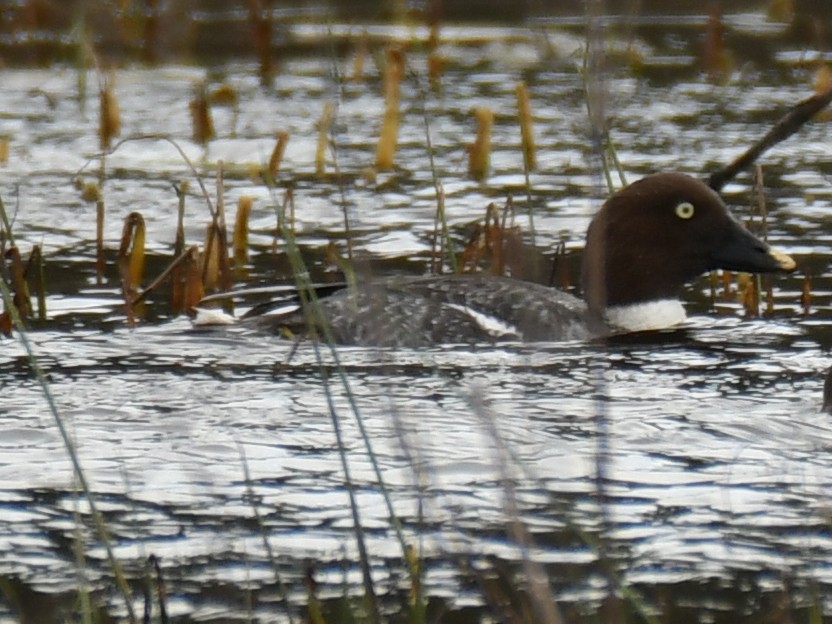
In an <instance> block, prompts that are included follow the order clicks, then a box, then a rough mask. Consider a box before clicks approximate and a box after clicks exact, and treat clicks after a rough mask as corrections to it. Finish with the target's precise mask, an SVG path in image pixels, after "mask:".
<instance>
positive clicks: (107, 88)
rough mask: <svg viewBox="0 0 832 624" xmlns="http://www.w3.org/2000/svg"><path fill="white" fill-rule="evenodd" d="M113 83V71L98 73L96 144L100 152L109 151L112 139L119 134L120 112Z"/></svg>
mask: <svg viewBox="0 0 832 624" xmlns="http://www.w3.org/2000/svg"><path fill="white" fill-rule="evenodd" d="M113 83H115V72H114V71H113V70H110V71H109V72H108V73H107V74H106V75H102V74H101V72H99V76H98V103H99V111H98V142H99V145H100V147H101V151H102V152H103V151H106V150H108V149H110V143H111V142H112V140H113V138H114V137H116V136H118V134H119V133H120V132H121V112H120V110H119V106H118V99H117V98H116V94H115V91H114V88H113Z"/></svg>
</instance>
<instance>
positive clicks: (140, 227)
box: [118, 212, 145, 327]
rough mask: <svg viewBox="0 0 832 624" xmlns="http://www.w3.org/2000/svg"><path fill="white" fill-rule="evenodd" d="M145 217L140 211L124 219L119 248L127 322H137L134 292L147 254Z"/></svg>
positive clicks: (137, 286) (130, 323)
mask: <svg viewBox="0 0 832 624" xmlns="http://www.w3.org/2000/svg"><path fill="white" fill-rule="evenodd" d="M144 247H145V224H144V218H143V217H142V215H141V214H140V213H138V212H131V213H130V214H129V215H127V218H126V219H125V220H124V228H123V230H122V234H121V245H120V246H119V250H118V268H119V273H120V274H121V290H122V293H123V296H124V305H125V309H126V313H127V323H128V324H129V325H130V326H131V327H132V326H133V324H134V323H135V315H134V307H133V304H134V301H133V294H134V293H135V292H136V291H137V290H138V289H139V284H140V283H141V280H142V275H143V273H144V254H145V249H144Z"/></svg>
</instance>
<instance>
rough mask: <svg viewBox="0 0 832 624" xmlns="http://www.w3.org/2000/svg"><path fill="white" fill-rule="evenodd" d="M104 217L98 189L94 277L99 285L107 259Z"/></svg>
mask: <svg viewBox="0 0 832 624" xmlns="http://www.w3.org/2000/svg"><path fill="white" fill-rule="evenodd" d="M105 215H106V209H105V206H104V194H103V193H102V192H101V188H100V187H98V188H97V194H96V198H95V277H96V280H97V281H98V283H99V284H100V283H101V282H102V281H103V280H104V270H105V268H106V265H107V259H106V258H105V257H104V218H105Z"/></svg>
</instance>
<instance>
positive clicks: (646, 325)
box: [605, 299, 687, 332]
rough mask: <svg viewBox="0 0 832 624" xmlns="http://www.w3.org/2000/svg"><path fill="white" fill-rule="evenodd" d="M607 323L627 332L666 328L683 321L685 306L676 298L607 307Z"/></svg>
mask: <svg viewBox="0 0 832 624" xmlns="http://www.w3.org/2000/svg"><path fill="white" fill-rule="evenodd" d="M605 316H606V319H607V323H609V324H610V325H612V326H614V327H619V328H621V329H623V330H626V331H629V332H636V331H650V330H654V329H666V328H668V327H673V326H674V325H678V324H679V323H682V322H684V320H685V319H686V318H687V315H686V314H685V308H684V307H683V306H682V303H681V302H680V301H679V300H677V299H662V300H660V301H647V302H645V303H631V304H627V305H618V306H612V307H610V308H607V311H606V314H605Z"/></svg>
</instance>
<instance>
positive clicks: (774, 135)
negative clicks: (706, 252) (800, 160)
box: [708, 86, 832, 192]
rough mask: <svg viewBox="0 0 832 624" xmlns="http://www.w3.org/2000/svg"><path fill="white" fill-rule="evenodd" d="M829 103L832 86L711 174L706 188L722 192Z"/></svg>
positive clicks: (791, 111)
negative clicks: (764, 154)
mask: <svg viewBox="0 0 832 624" xmlns="http://www.w3.org/2000/svg"><path fill="white" fill-rule="evenodd" d="M829 102H832V86H830V87H829V88H828V89H826V91H823V92H822V93H816V94H815V95H813V96H811V97H808V98H806V99H805V100H803V101H802V102H799V103H798V104H797V105H796V106H795V107H794V108H792V109H791V110H790V111H789V112H788V113H786V114H785V115H783V117H782V118H781V119H780V121H778V122H777V123H776V124H775V125H774V127H773V128H772V129H771V130H769V131H768V132H767V133H766V135H765V136H764V137H763V138H762V139H760V140H759V141H757V143H755V144H754V145H752V146H751V147H750V148H749V149H748V150H746V152H745V153H744V154H742V155H741V156H740V157H739V158H737V159H735V160H734V161H733V162H731V163H730V164H728V165H726V166H725V167H723V168H722V169H720V170H719V171H715V172H714V173H712V174H711V176H710V177H709V178H708V186H710V187H711V188H712V189H714V190H715V191H717V192H719V191H720V190H722V187H724V186H725V185H726V184H727V183H728V182H730V181H731V180H732V179H733V178H734V176H736V175H737V173H739V172H740V171H741V170H742V169H745V168H746V167H750V166H751V165H752V164H754V162H755V161H756V160H757V159H758V158H759V157H760V156H761V155H762V154H763V153H764V152H766V151H767V150H769V149H770V148H772V147H774V146H775V145H777V144H778V143H780V142H781V141H783V140H785V139H787V138H789V137H790V136H791V135H793V134H794V133H795V132H797V131H798V130H800V128H802V127H803V125H804V124H805V123H806V122H807V121H809V120H810V119H811V118H812V117H814V116H815V115H816V114H817V113H819V112H820V111H821V110H822V109H824V108H826V106H827V105H828V104H829Z"/></svg>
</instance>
